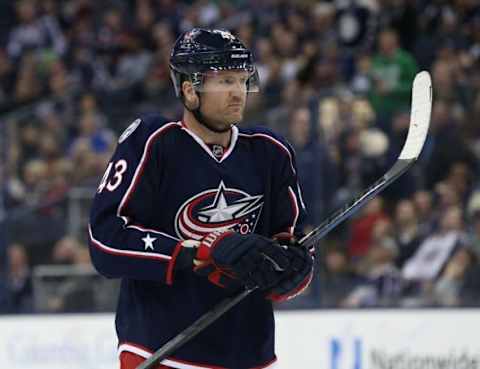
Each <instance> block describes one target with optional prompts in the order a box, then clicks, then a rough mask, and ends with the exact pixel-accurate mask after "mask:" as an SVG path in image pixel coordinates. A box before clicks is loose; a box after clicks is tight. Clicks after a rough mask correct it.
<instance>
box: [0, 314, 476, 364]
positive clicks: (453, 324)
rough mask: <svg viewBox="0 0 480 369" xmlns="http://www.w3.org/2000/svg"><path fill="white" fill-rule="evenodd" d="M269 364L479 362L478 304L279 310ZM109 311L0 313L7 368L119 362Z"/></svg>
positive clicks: (0, 356)
mask: <svg viewBox="0 0 480 369" xmlns="http://www.w3.org/2000/svg"><path fill="white" fill-rule="evenodd" d="M276 321H277V354H278V357H279V361H278V363H277V365H276V366H275V369H300V368H301V369H437V368H438V369H480V339H479V337H480V310H473V309H472V310H470V309H463V310H408V311H404V310H368V311H331V310H322V311H309V312H293V311H291V312H285V311H282V312H277V313H276ZM115 346H116V338H115V336H114V323H113V315H111V314H92V315H35V316H10V317H6V316H4V317H0V363H2V368H8V369H47V368H48V369H117V368H118V364H117V360H116V351H115Z"/></svg>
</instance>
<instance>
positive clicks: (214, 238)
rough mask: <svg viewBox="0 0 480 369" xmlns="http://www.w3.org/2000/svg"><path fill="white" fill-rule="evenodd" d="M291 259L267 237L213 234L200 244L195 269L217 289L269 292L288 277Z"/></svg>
mask: <svg viewBox="0 0 480 369" xmlns="http://www.w3.org/2000/svg"><path fill="white" fill-rule="evenodd" d="M290 259H291V257H290V255H289V253H288V251H287V250H286V248H284V247H283V246H281V245H280V244H279V243H278V242H276V241H274V240H271V239H269V238H266V237H263V236H259V235H256V234H248V235H241V234H239V233H236V232H232V231H226V232H214V233H210V234H209V235H207V236H205V237H204V238H203V239H202V241H201V242H200V245H199V246H198V249H197V253H196V256H195V264H196V266H195V269H194V270H195V271H196V272H197V273H199V274H201V275H204V276H207V277H208V279H209V280H210V282H212V283H214V284H216V285H218V286H220V287H224V288H231V287H232V286H235V285H236V286H237V287H238V285H239V284H241V285H244V286H245V287H247V288H255V287H258V288H260V289H262V290H270V289H271V288H273V287H274V286H277V285H278V284H279V283H280V281H282V280H283V279H285V277H286V276H287V275H290V274H291V273H290Z"/></svg>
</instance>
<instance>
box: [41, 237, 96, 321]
mask: <svg viewBox="0 0 480 369" xmlns="http://www.w3.org/2000/svg"><path fill="white" fill-rule="evenodd" d="M52 260H53V261H54V262H55V263H56V264H62V265H70V266H72V268H73V269H72V271H75V272H78V273H79V274H78V275H75V274H72V275H64V276H63V277H60V278H61V281H60V283H59V285H58V287H57V289H56V293H55V295H54V296H49V298H48V301H47V306H48V310H49V311H50V312H88V311H91V310H92V309H95V290H94V286H93V284H92V281H91V279H90V273H91V272H92V271H93V267H92V265H91V261H90V255H89V251H88V248H87V247H86V246H85V245H82V244H80V242H78V240H76V239H75V238H73V237H69V236H66V237H64V238H63V239H61V240H60V241H58V242H57V243H56V245H55V247H54V249H53V252H52ZM82 271H83V272H84V273H85V274H82Z"/></svg>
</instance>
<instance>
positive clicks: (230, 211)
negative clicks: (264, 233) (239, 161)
mask: <svg viewBox="0 0 480 369" xmlns="http://www.w3.org/2000/svg"><path fill="white" fill-rule="evenodd" d="M262 207H263V195H254V196H252V195H250V194H248V193H246V192H244V191H241V190H238V189H235V188H227V187H226V186H225V184H224V183H223V181H222V182H220V184H219V185H218V187H217V188H215V189H210V190H207V191H203V192H201V193H199V194H198V195H195V196H193V197H191V198H190V199H188V200H187V201H185V203H184V204H183V205H182V206H181V207H180V210H179V211H178V212H177V215H176V217H175V230H176V232H177V235H178V236H179V237H180V238H183V239H195V240H199V239H201V238H203V237H204V236H205V235H206V234H208V233H210V232H214V231H224V230H227V229H228V230H233V231H236V232H239V233H241V234H247V233H251V232H253V231H254V230H255V227H256V225H257V222H258V220H259V218H260V213H261V211H262Z"/></svg>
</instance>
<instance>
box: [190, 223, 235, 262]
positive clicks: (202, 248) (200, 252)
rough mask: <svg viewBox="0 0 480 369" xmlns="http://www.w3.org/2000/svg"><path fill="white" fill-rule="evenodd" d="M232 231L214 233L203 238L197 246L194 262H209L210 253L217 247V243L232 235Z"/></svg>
mask: <svg viewBox="0 0 480 369" xmlns="http://www.w3.org/2000/svg"><path fill="white" fill-rule="evenodd" d="M233 233H234V232H233V231H228V230H226V231H215V232H212V233H209V234H207V235H206V236H205V237H203V238H202V239H201V241H200V244H199V245H198V248H197V252H196V255H195V260H198V261H200V262H204V261H205V262H206V261H210V257H211V253H212V251H213V250H214V249H215V247H216V246H217V245H218V243H219V242H220V241H221V240H223V239H224V238H225V237H228V236H230V235H231V234H233Z"/></svg>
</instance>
